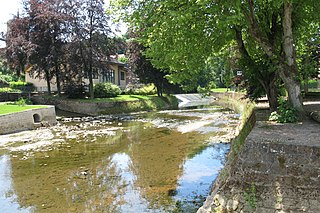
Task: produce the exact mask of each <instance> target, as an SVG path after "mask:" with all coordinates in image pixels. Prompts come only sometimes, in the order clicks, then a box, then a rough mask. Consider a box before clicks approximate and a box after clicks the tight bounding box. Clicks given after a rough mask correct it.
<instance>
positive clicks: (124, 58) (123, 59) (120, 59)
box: [119, 57, 128, 64]
mask: <svg viewBox="0 0 320 213" xmlns="http://www.w3.org/2000/svg"><path fill="white" fill-rule="evenodd" d="M119 61H120V62H122V63H125V64H127V63H128V58H126V57H120V58H119Z"/></svg>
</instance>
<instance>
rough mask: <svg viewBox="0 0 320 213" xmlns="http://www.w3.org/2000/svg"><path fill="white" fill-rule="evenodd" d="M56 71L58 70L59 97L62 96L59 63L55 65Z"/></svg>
mask: <svg viewBox="0 0 320 213" xmlns="http://www.w3.org/2000/svg"><path fill="white" fill-rule="evenodd" d="M55 69H56V83H57V90H58V95H59V96H61V79H60V70H59V68H58V65H57V63H56V64H55Z"/></svg>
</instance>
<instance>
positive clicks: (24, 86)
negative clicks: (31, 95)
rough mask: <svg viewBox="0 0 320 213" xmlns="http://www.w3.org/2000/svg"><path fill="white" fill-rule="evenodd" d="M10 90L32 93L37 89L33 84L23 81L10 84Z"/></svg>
mask: <svg viewBox="0 0 320 213" xmlns="http://www.w3.org/2000/svg"><path fill="white" fill-rule="evenodd" d="M10 88H11V89H16V90H21V91H27V92H32V91H34V90H35V87H34V86H33V84H32V83H29V82H22V81H18V82H10Z"/></svg>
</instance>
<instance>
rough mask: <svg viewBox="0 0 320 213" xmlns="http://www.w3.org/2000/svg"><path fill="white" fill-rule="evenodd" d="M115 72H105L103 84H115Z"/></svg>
mask: <svg viewBox="0 0 320 213" xmlns="http://www.w3.org/2000/svg"><path fill="white" fill-rule="evenodd" d="M114 73H115V72H114V70H105V71H103V74H102V80H103V82H111V83H115V74H114Z"/></svg>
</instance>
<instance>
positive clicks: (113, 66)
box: [26, 57, 128, 92]
mask: <svg viewBox="0 0 320 213" xmlns="http://www.w3.org/2000/svg"><path fill="white" fill-rule="evenodd" d="M108 64H109V66H108V68H106V69H104V70H99V71H98V72H95V73H94V74H93V83H94V84H96V83H101V82H111V83H113V84H115V85H118V86H119V87H120V88H125V87H126V85H127V76H128V68H127V66H126V64H125V63H122V62H119V61H118V60H117V57H111V59H110V61H109V62H108ZM31 69H32V68H31ZM26 82H30V83H32V84H33V85H34V86H35V88H36V90H37V91H38V92H47V91H48V87H47V81H46V80H45V79H44V78H35V77H33V76H32V75H30V68H29V69H27V70H26ZM83 82H84V83H85V84H86V85H89V79H88V75H86V73H84V77H83ZM51 91H52V92H56V91H57V85H56V80H55V77H53V78H52V80H51Z"/></svg>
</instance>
